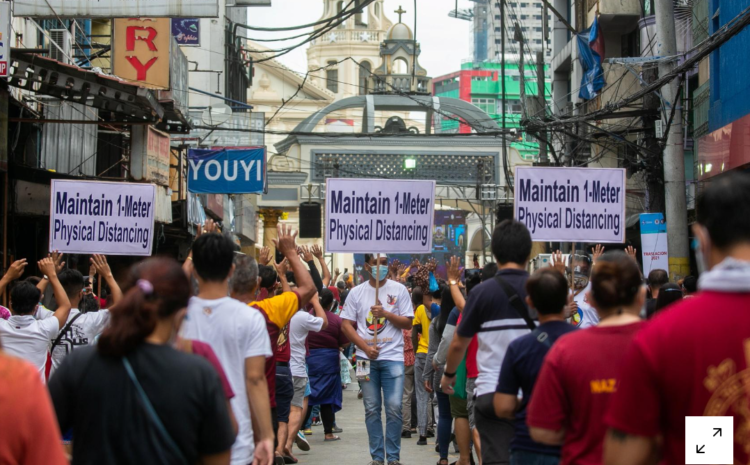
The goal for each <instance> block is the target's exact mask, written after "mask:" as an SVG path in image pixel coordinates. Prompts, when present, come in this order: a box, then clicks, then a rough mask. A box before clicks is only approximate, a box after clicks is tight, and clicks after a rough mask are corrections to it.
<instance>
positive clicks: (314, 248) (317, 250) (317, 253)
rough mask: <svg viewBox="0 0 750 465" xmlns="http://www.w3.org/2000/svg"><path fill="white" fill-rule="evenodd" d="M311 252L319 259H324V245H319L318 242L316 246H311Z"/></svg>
mask: <svg viewBox="0 0 750 465" xmlns="http://www.w3.org/2000/svg"><path fill="white" fill-rule="evenodd" d="M310 252H311V253H312V254H313V255H314V256H315V258H317V259H318V260H322V259H323V247H321V246H319V245H318V244H315V245H314V246H312V247H310Z"/></svg>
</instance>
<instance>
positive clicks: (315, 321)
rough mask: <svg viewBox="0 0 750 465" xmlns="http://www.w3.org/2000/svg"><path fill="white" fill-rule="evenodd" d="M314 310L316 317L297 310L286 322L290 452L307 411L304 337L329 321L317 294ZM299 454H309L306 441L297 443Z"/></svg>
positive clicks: (321, 327) (326, 325)
mask: <svg viewBox="0 0 750 465" xmlns="http://www.w3.org/2000/svg"><path fill="white" fill-rule="evenodd" d="M310 304H311V305H312V307H313V308H314V309H315V316H313V315H311V314H310V313H308V312H307V310H305V309H300V310H299V311H298V312H297V313H295V314H294V316H293V317H292V321H290V322H289V351H290V355H291V357H290V359H289V369H290V371H291V372H292V381H293V382H294V397H292V408H291V411H290V412H289V432H288V434H287V444H286V446H287V450H292V442H293V441H294V440H295V438H296V437H297V435H298V434H297V433H298V432H299V428H300V426H301V425H302V419H303V418H304V417H305V411H306V410H307V395H306V392H307V382H308V381H307V364H306V362H305V359H306V358H307V335H308V334H310V332H311V331H312V332H316V333H317V332H318V331H322V330H324V329H326V328H327V327H328V318H327V317H326V312H325V311H324V310H323V307H321V306H320V302H319V301H318V296H317V294H316V295H315V297H313V298H312V299H311V300H310ZM297 445H298V446H299V448H300V449H302V450H310V444H309V443H308V442H307V441H301V442H298V443H297Z"/></svg>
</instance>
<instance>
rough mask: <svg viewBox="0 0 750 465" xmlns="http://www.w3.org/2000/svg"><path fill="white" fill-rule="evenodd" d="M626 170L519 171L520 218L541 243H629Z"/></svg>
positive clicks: (517, 208)
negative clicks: (626, 214) (626, 236)
mask: <svg viewBox="0 0 750 465" xmlns="http://www.w3.org/2000/svg"><path fill="white" fill-rule="evenodd" d="M625 185H626V180H625V170H624V169H620V168H546V167H544V168H543V167H530V166H528V167H527V166H524V167H521V166H518V167H516V176H515V203H514V213H515V218H516V219H517V220H518V221H520V222H522V223H524V224H525V225H526V227H528V228H529V231H530V232H531V238H532V239H533V240H534V241H539V242H609V243H617V242H620V243H622V242H624V241H625Z"/></svg>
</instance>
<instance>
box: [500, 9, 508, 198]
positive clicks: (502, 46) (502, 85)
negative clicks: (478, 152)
mask: <svg viewBox="0 0 750 465" xmlns="http://www.w3.org/2000/svg"><path fill="white" fill-rule="evenodd" d="M500 92H501V93H502V95H501V100H500V102H501V104H502V107H503V119H502V122H503V131H505V129H506V125H505V122H506V118H505V114H506V113H507V111H508V108H507V107H506V105H505V95H506V94H505V0H500ZM509 161H510V160H509V159H508V137H507V135H503V165H505V170H504V171H505V189H506V192H510V177H509V176H508V172H509V171H510V166H508V165H507V163H509Z"/></svg>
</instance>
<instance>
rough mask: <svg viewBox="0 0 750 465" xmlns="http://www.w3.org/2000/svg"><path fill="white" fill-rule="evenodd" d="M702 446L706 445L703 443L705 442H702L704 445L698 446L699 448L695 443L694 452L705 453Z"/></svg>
mask: <svg viewBox="0 0 750 465" xmlns="http://www.w3.org/2000/svg"><path fill="white" fill-rule="evenodd" d="M704 447H706V445H705V444H704V445H702V446H701V447H700V449H699V448H698V445H697V444H696V445H695V453H696V454H705V452H703V448H704Z"/></svg>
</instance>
